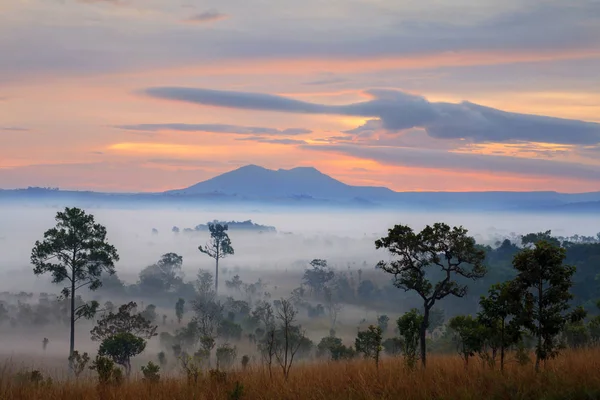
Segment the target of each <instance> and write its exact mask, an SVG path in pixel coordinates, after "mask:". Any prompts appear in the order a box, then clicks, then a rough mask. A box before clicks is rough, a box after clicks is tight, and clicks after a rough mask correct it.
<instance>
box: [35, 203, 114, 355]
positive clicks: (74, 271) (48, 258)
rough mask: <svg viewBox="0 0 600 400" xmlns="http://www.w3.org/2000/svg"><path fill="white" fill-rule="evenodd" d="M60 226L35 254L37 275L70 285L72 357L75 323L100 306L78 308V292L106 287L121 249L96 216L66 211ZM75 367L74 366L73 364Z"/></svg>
mask: <svg viewBox="0 0 600 400" xmlns="http://www.w3.org/2000/svg"><path fill="white" fill-rule="evenodd" d="M55 219H56V226H55V227H54V228H51V229H49V230H47V231H46V232H45V233H44V240H43V241H41V242H40V241H39V240H38V241H36V242H35V245H34V247H33V249H32V251H31V263H32V264H33V265H34V269H33V273H34V274H36V275H41V274H45V273H50V274H52V282H53V283H62V282H65V281H66V282H67V284H68V285H67V286H66V287H64V288H63V290H62V294H63V296H64V297H65V298H68V297H70V299H71V309H70V324H71V329H70V341H69V357H70V356H72V355H73V352H74V351H75V322H76V321H77V320H78V319H80V318H82V317H83V318H91V317H93V315H94V314H95V311H96V310H97V309H98V303H97V302H92V303H90V304H83V305H80V306H79V307H75V293H76V292H77V290H79V289H81V288H83V287H86V286H87V287H88V289H90V290H96V289H98V288H99V287H100V286H101V285H102V281H101V279H100V278H101V276H102V272H107V273H108V274H109V275H112V274H114V273H115V262H117V261H119V255H118V254H117V249H116V248H115V247H114V246H112V245H111V244H109V243H108V241H107V238H106V228H105V227H104V226H102V225H100V224H97V223H96V222H95V219H94V216H93V215H91V214H86V213H85V211H83V210H81V209H79V208H68V207H67V208H65V210H64V211H63V212H58V213H57V214H56V218H55ZM70 365H71V366H72V363H71V364H70Z"/></svg>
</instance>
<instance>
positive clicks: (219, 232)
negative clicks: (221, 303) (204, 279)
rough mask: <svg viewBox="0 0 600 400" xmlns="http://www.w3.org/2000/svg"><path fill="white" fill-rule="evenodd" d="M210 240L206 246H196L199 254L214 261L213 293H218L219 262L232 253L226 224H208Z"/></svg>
mask: <svg viewBox="0 0 600 400" xmlns="http://www.w3.org/2000/svg"><path fill="white" fill-rule="evenodd" d="M208 229H209V231H210V240H209V241H208V243H206V246H198V250H200V252H202V253H204V254H206V255H208V256H209V257H211V258H214V260H215V293H218V291H219V260H220V259H222V258H225V257H227V256H228V255H231V254H233V253H234V251H233V247H232V246H231V240H230V239H229V235H227V229H228V227H227V224H225V225H221V224H213V223H209V224H208Z"/></svg>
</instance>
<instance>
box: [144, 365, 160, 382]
mask: <svg viewBox="0 0 600 400" xmlns="http://www.w3.org/2000/svg"><path fill="white" fill-rule="evenodd" d="M159 372H160V367H159V366H158V365H156V364H154V363H153V362H152V361H148V364H147V365H143V366H142V374H143V375H144V381H146V382H149V383H156V382H158V381H160V374H159Z"/></svg>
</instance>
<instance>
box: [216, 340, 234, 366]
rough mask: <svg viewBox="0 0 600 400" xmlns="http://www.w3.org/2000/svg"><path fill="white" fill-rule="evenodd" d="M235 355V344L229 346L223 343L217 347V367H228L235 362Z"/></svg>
mask: <svg viewBox="0 0 600 400" xmlns="http://www.w3.org/2000/svg"><path fill="white" fill-rule="evenodd" d="M236 357H237V349H236V347H235V346H230V345H229V344H227V343H223V344H222V345H220V346H219V347H217V369H220V368H224V369H229V368H231V367H232V366H233V364H234V363H235V359H236Z"/></svg>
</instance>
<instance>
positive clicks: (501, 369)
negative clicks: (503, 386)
mask: <svg viewBox="0 0 600 400" xmlns="http://www.w3.org/2000/svg"><path fill="white" fill-rule="evenodd" d="M504 324H505V322H504V318H502V325H501V331H500V371H501V372H504V343H505V341H504V330H505V326H504Z"/></svg>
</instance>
